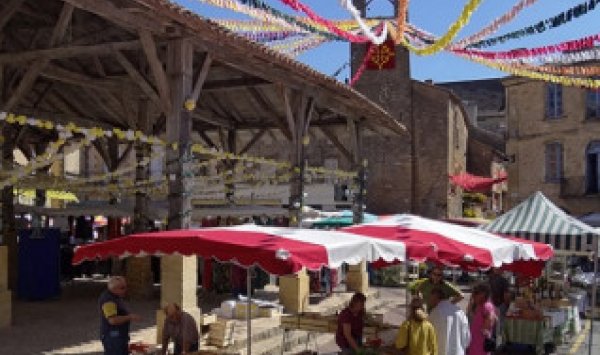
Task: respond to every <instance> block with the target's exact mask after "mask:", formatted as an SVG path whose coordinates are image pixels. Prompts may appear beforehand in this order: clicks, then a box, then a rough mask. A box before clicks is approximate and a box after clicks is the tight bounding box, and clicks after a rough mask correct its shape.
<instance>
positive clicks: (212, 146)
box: [198, 131, 218, 148]
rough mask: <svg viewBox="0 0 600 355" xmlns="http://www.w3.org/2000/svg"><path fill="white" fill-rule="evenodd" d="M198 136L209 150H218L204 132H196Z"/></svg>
mask: <svg viewBox="0 0 600 355" xmlns="http://www.w3.org/2000/svg"><path fill="white" fill-rule="evenodd" d="M198 134H199V135H200V138H202V140H203V141H204V143H206V145H208V146H209V147H211V148H218V147H217V145H216V144H215V142H213V140H212V139H210V137H209V136H208V134H206V132H204V131H198Z"/></svg>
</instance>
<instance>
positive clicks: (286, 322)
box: [280, 315, 300, 329]
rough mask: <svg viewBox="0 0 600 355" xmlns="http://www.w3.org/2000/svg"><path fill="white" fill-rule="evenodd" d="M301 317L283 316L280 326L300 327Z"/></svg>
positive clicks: (285, 327)
mask: <svg viewBox="0 0 600 355" xmlns="http://www.w3.org/2000/svg"><path fill="white" fill-rule="evenodd" d="M299 326H300V317H299V316H297V315H290V316H281V323H280V327H281V328H284V329H298V327H299Z"/></svg>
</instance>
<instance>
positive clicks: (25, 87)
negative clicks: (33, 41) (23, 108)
mask: <svg viewBox="0 0 600 355" xmlns="http://www.w3.org/2000/svg"><path fill="white" fill-rule="evenodd" d="M72 15H73V6H71V5H70V4H67V3H65V4H64V5H63V8H62V10H61V12H60V15H59V18H58V21H57V22H56V25H55V27H54V30H53V31H52V35H51V36H50V42H49V43H48V47H54V46H55V45H56V44H57V43H59V42H60V41H62V38H63V37H64V35H65V32H66V30H67V26H68V25H69V23H70V22H71V17H72ZM48 62H49V60H48V59H45V58H44V59H40V60H38V61H36V62H35V63H34V64H33V65H32V66H31V67H29V69H28V70H27V72H26V73H25V75H23V78H22V79H21V81H20V82H19V85H18V86H17V88H16V89H15V91H14V93H13V94H12V96H11V97H10V98H9V99H8V101H7V102H6V104H5V105H4V110H5V111H11V110H12V109H13V108H14V107H15V106H16V105H17V104H18V103H19V102H20V101H21V99H22V98H23V96H24V95H25V93H26V92H28V91H29V90H30V89H31V87H32V86H33V84H34V83H35V81H36V79H37V78H38V76H39V74H40V73H41V72H42V70H44V67H45V66H46V65H47V64H48Z"/></svg>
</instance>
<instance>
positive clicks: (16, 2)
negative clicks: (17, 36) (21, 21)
mask: <svg viewBox="0 0 600 355" xmlns="http://www.w3.org/2000/svg"><path fill="white" fill-rule="evenodd" d="M24 1H25V0H10V1H9V2H8V3H7V4H5V5H4V8H2V11H0V32H2V29H4V26H6V24H7V23H8V21H10V19H11V18H12V17H13V16H14V14H15V13H16V12H17V10H19V7H21V5H22V4H23V2H24Z"/></svg>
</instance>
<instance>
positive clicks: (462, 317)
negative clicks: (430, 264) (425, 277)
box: [429, 287, 471, 355]
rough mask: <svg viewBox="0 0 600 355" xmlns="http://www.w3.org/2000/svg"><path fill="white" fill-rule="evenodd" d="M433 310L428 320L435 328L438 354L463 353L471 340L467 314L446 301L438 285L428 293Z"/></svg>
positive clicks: (458, 354) (461, 354)
mask: <svg viewBox="0 0 600 355" xmlns="http://www.w3.org/2000/svg"><path fill="white" fill-rule="evenodd" d="M430 300H431V304H432V306H433V310H432V311H431V312H430V313H429V321H430V322H431V324H432V325H433V328H434V329H435V334H436V338H437V345H438V352H439V353H440V354H452V355H465V354H466V352H467V348H468V347H469V343H470V342H471V331H470V330H469V321H468V319H467V315H466V314H465V312H463V310H462V309H460V308H459V307H458V306H457V305H455V304H453V303H452V302H450V301H448V299H447V298H446V295H445V294H444V292H443V291H442V290H441V289H440V288H439V287H434V288H433V289H432V290H431V295H430Z"/></svg>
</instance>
